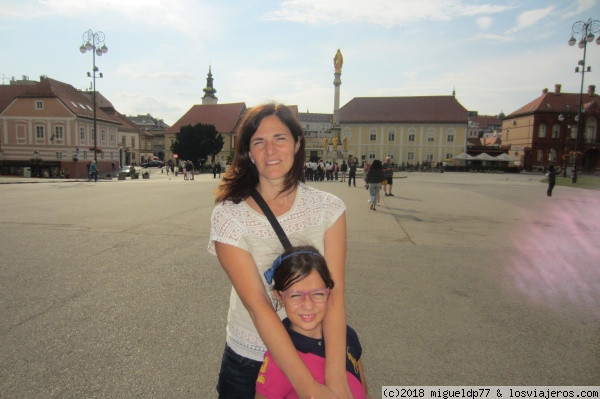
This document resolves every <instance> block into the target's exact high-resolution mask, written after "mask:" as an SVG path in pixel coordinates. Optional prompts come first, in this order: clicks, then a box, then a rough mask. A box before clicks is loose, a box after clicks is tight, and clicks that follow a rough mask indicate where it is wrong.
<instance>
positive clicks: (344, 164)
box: [340, 160, 348, 183]
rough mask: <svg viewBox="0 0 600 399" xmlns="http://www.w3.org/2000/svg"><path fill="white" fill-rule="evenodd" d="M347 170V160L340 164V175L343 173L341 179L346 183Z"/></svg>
mask: <svg viewBox="0 0 600 399" xmlns="http://www.w3.org/2000/svg"><path fill="white" fill-rule="evenodd" d="M346 172H348V165H347V164H346V161H345V160H344V161H342V165H341V166H340V175H341V179H340V181H341V182H342V183H344V182H345V181H346Z"/></svg>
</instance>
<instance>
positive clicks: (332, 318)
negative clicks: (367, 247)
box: [323, 213, 352, 399]
mask: <svg viewBox="0 0 600 399" xmlns="http://www.w3.org/2000/svg"><path fill="white" fill-rule="evenodd" d="M324 255H325V260H326V261H327V265H328V267H329V271H330V272H331V277H332V278H333V281H334V282H335V286H334V287H333V290H332V291H331V295H330V296H329V301H328V306H327V315H326V316H325V319H324V320H323V334H324V338H325V353H326V360H325V384H326V385H327V386H328V387H329V388H331V390H333V392H335V393H336V394H337V395H338V396H339V397H340V398H342V399H346V398H350V399H351V398H352V393H351V392H350V387H349V386H348V378H347V376H346V304H345V297H344V288H345V268H346V213H343V214H342V216H340V217H339V218H338V220H336V221H335V223H334V224H333V225H332V226H331V227H330V228H329V229H327V231H326V232H325V254H324Z"/></svg>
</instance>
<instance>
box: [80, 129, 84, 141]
mask: <svg viewBox="0 0 600 399" xmlns="http://www.w3.org/2000/svg"><path fill="white" fill-rule="evenodd" d="M79 140H81V141H85V128H84V127H80V128H79Z"/></svg>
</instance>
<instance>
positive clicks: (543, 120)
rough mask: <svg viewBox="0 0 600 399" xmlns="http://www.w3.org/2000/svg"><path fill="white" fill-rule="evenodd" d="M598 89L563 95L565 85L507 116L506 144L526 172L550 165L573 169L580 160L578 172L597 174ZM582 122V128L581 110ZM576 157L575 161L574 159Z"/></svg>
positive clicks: (599, 150) (599, 161)
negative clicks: (562, 90) (575, 162)
mask: <svg viewBox="0 0 600 399" xmlns="http://www.w3.org/2000/svg"><path fill="white" fill-rule="evenodd" d="M595 89H596V87H595V86H594V85H590V86H589V87H588V90H587V92H586V93H582V94H581V95H580V93H563V92H561V85H560V84H556V85H555V86H554V91H553V92H550V91H548V89H544V90H542V95H541V96H540V97H538V98H536V99H535V100H533V101H531V102H529V103H528V104H525V105H524V106H522V107H521V108H519V109H517V110H516V111H514V112H512V113H510V114H509V115H507V116H506V117H505V118H504V120H503V123H502V142H503V144H504V145H506V146H507V147H508V148H509V155H511V156H513V157H515V158H518V160H519V161H518V164H519V167H520V168H521V169H523V170H527V171H530V170H543V169H545V168H546V167H548V166H549V165H559V166H563V167H567V168H568V167H569V165H573V162H574V160H575V158H576V161H577V165H578V169H580V170H582V171H583V172H588V173H593V172H595V171H596V170H598V169H599V168H600V137H599V135H598V119H599V118H600V106H599V102H598V100H599V98H598V95H597V94H596V93H595ZM580 102H581V104H582V113H581V118H582V120H581V121H579V131H578V129H577V127H578V120H577V115H578V112H577V111H578V109H579V104H580ZM574 157H575V158H574Z"/></svg>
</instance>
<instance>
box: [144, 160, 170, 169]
mask: <svg viewBox="0 0 600 399" xmlns="http://www.w3.org/2000/svg"><path fill="white" fill-rule="evenodd" d="M141 166H142V168H162V167H163V166H165V163H164V162H163V161H157V160H152V161H148V162H146V163H143V164H142V165H141Z"/></svg>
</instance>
